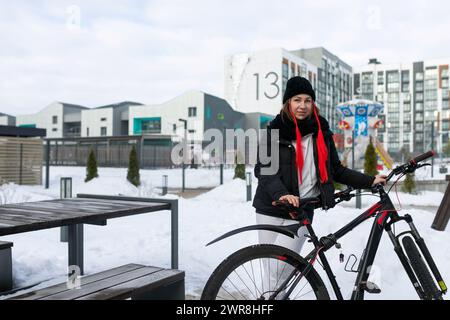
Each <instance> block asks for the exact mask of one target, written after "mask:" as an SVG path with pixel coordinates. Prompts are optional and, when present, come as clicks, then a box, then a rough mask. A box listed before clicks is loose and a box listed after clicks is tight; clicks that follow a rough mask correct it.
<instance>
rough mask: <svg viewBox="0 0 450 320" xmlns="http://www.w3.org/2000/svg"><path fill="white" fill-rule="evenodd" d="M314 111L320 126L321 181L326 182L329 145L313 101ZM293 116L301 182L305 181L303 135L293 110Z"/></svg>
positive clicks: (318, 137)
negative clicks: (303, 174)
mask: <svg viewBox="0 0 450 320" xmlns="http://www.w3.org/2000/svg"><path fill="white" fill-rule="evenodd" d="M313 112H314V117H315V118H316V121H317V125H318V126H319V132H318V134H317V152H318V156H319V173H320V182H321V183H325V182H326V181H328V172H327V159H328V151H327V146H326V145H325V139H324V138H323V133H322V128H321V125H320V121H319V116H318V115H317V112H316V104H315V103H314V102H313ZM291 116H292V118H293V119H294V123H295V135H296V139H297V140H296V147H297V150H296V158H297V159H296V160H297V161H296V165H297V170H298V174H299V177H300V183H303V177H302V169H303V163H304V160H303V149H302V135H301V133H300V130H299V129H298V126H297V119H296V118H295V116H294V114H293V113H292V111H291Z"/></svg>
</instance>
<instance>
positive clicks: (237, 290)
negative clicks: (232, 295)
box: [227, 278, 247, 300]
mask: <svg viewBox="0 0 450 320" xmlns="http://www.w3.org/2000/svg"><path fill="white" fill-rule="evenodd" d="M227 280H228V281H229V282H230V283H231V285H232V286H233V287H234V288H235V289H236V292H238V293H239V294H240V295H241V296H242V297H243V298H244V300H247V299H246V297H245V296H244V295H243V294H242V292H241V291H240V290H239V289H238V288H237V287H236V285H235V284H234V283H233V281H231V280H230V278H227ZM235 300H238V299H235Z"/></svg>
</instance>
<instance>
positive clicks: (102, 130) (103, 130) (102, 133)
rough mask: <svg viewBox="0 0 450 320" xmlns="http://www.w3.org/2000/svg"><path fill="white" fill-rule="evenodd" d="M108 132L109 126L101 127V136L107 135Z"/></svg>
mask: <svg viewBox="0 0 450 320" xmlns="http://www.w3.org/2000/svg"><path fill="white" fill-rule="evenodd" d="M106 133H107V128H106V127H101V128H100V135H101V136H106Z"/></svg>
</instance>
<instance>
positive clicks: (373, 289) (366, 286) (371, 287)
mask: <svg viewBox="0 0 450 320" xmlns="http://www.w3.org/2000/svg"><path fill="white" fill-rule="evenodd" d="M360 288H361V289H363V290H364V291H366V292H368V293H380V292H381V289H380V287H378V286H377V285H376V284H375V283H373V282H370V281H365V282H361V284H360Z"/></svg>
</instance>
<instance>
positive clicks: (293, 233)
mask: <svg viewBox="0 0 450 320" xmlns="http://www.w3.org/2000/svg"><path fill="white" fill-rule="evenodd" d="M300 227H301V226H300V225H299V224H293V225H289V226H274V225H271V224H256V225H252V226H247V227H242V228H239V229H236V230H233V231H230V232H227V233H225V234H224V235H222V236H220V237H218V238H216V239H214V240H213V241H211V242H210V243H208V244H207V245H206V246H209V245H211V244H213V243H216V242H219V241H221V240H223V239H225V238H228V237H231V236H233V235H235V234H238V233H241V232H245V231H253V230H267V231H273V232H278V233H281V234H283V235H285V236H288V237H291V238H292V239H294V238H295V237H298V236H297V231H298V229H299V228H300Z"/></svg>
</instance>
